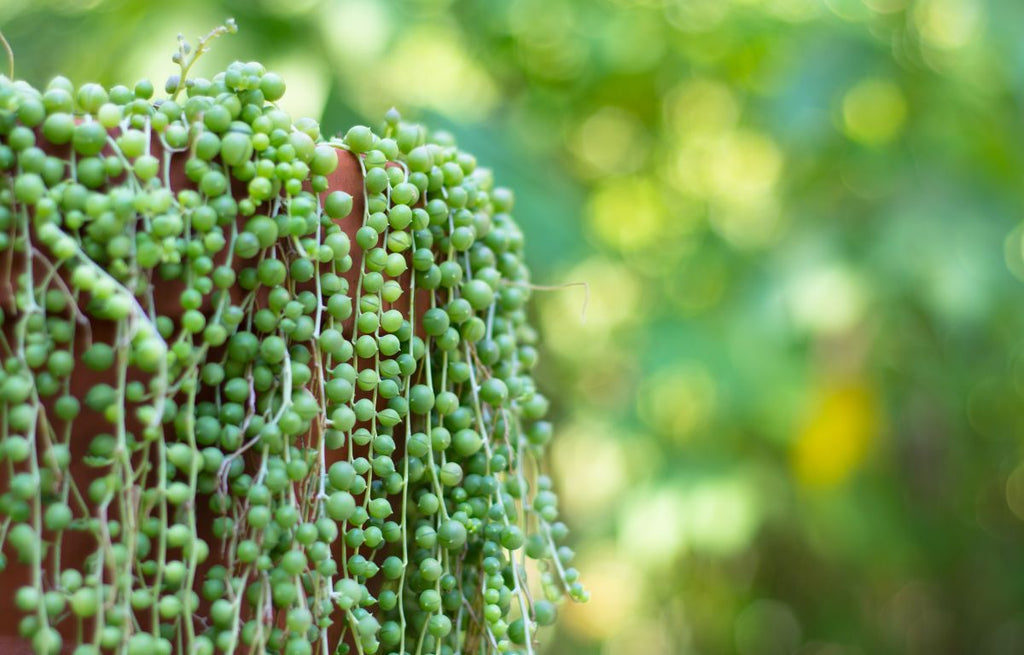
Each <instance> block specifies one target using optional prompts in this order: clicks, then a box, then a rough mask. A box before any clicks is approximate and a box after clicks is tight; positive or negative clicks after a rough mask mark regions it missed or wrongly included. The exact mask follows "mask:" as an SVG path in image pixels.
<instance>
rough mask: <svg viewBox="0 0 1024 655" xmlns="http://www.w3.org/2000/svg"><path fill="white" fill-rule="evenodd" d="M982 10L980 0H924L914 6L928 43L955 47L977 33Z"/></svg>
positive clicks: (920, 30) (939, 47) (916, 22)
mask: <svg viewBox="0 0 1024 655" xmlns="http://www.w3.org/2000/svg"><path fill="white" fill-rule="evenodd" d="M982 12H983V7H982V3H981V2H979V1H978V0H924V1H922V2H919V3H918V4H917V6H916V7H915V8H914V24H915V25H916V26H917V31H918V33H919V34H920V35H921V39H922V40H923V41H924V42H925V43H926V44H928V45H930V46H932V47H933V48H938V49H940V50H955V49H957V48H962V47H964V46H965V45H967V44H968V43H970V42H971V41H972V40H973V39H974V37H975V36H976V35H977V33H978V31H979V28H980V26H981V25H980V24H981V20H982Z"/></svg>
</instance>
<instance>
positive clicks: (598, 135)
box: [568, 107, 648, 175]
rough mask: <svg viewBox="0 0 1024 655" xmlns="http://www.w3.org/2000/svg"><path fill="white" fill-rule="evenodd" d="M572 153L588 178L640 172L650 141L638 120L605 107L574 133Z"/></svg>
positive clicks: (623, 112) (570, 146)
mask: <svg viewBox="0 0 1024 655" xmlns="http://www.w3.org/2000/svg"><path fill="white" fill-rule="evenodd" d="M568 145H569V150H570V152H572V154H573V156H574V157H575V159H576V162H577V163H578V164H579V167H580V168H581V169H582V172H583V173H584V174H587V175H611V174H612V173H619V174H621V173H623V172H631V171H634V170H637V169H638V168H639V167H640V165H641V164H642V163H643V160H644V157H645V155H646V153H647V149H648V148H647V139H646V135H644V133H643V130H642V127H641V125H640V122H639V121H638V120H637V119H636V117H634V116H632V115H630V114H628V113H627V112H625V111H622V110H621V109H618V108H616V107H603V108H601V109H599V110H597V111H596V112H594V113H593V114H591V115H590V116H588V117H587V118H586V120H584V121H583V122H582V123H580V125H579V127H577V128H576V129H575V130H573V131H572V133H571V134H570V135H569V140H568Z"/></svg>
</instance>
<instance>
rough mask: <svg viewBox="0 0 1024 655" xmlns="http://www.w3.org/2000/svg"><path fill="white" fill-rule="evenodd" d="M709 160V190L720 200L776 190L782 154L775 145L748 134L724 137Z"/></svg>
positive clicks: (743, 132)
mask: <svg viewBox="0 0 1024 655" xmlns="http://www.w3.org/2000/svg"><path fill="white" fill-rule="evenodd" d="M711 156H712V159H711V161H709V162H707V166H708V169H709V171H710V174H711V180H710V181H711V185H712V186H711V190H712V191H713V192H714V193H715V194H716V195H718V196H721V197H727V198H728V197H735V196H750V195H760V194H763V193H765V192H767V191H770V190H771V189H772V187H774V186H775V183H776V182H777V181H778V179H779V174H780V172H781V171H782V151H781V150H780V149H779V147H778V146H777V145H776V144H775V142H774V141H772V140H771V139H770V138H768V137H767V136H765V135H763V134H760V133H758V132H753V131H749V130H737V131H735V132H731V133H729V134H727V135H725V136H724V137H723V138H722V139H721V140H719V141H718V142H717V143H716V144H715V147H714V148H713V150H712V152H711Z"/></svg>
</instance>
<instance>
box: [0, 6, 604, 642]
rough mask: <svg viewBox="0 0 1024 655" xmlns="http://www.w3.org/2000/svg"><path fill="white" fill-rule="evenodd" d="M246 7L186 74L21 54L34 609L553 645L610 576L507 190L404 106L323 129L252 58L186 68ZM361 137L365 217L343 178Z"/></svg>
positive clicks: (7, 492) (198, 625) (36, 613)
mask: <svg viewBox="0 0 1024 655" xmlns="http://www.w3.org/2000/svg"><path fill="white" fill-rule="evenodd" d="M233 30H234V25H233V24H232V23H231V22H229V23H228V24H227V25H225V26H223V27H221V28H218V29H217V30H214V31H213V32H211V34H210V35H208V36H207V37H206V38H204V39H202V40H200V41H199V43H198V44H197V47H196V49H195V51H192V50H191V48H190V47H189V45H188V44H187V43H186V42H185V41H183V40H182V41H181V43H180V44H179V51H178V53H177V54H176V55H175V61H176V62H177V63H178V64H179V65H180V66H181V74H180V75H178V76H175V77H172V78H171V79H170V80H169V81H168V83H167V85H166V93H167V96H166V97H165V98H162V99H154V97H153V96H154V90H153V86H152V85H151V84H150V83H148V82H146V81H142V82H139V83H137V84H136V85H135V86H134V88H132V89H129V88H128V87H125V86H114V87H112V88H110V89H105V88H103V87H101V86H99V85H97V84H84V85H82V86H80V87H78V88H77V89H75V88H74V87H73V86H72V85H71V83H70V82H69V81H68V80H66V79H64V78H60V77H58V78H56V79H54V80H53V81H52V82H51V83H50V84H49V85H48V86H47V88H46V89H45V90H42V91H40V90H36V89H35V88H33V87H32V86H30V85H28V84H26V83H24V82H15V81H12V80H11V79H8V78H7V77H2V76H0V267H2V268H3V271H4V278H3V280H2V284H3V285H4V286H5V288H6V290H7V293H6V295H3V296H2V297H3V298H4V305H3V318H2V321H3V332H2V339H0V353H2V358H3V359H2V361H3V370H2V372H0V418H2V421H0V423H2V424H0V430H2V433H0V439H2V441H0V467H2V470H3V473H2V474H0V482H2V484H3V488H2V489H0V492H2V496H0V518H2V525H0V538H2V543H3V552H4V553H5V554H6V557H5V558H4V561H3V566H5V567H7V568H8V570H11V569H14V568H15V567H24V568H26V569H27V570H28V571H29V576H28V577H29V579H30V582H29V584H27V585H25V586H21V587H20V588H18V589H17V590H16V591H15V590H14V589H11V590H9V591H8V590H6V589H5V590H4V593H13V594H15V603H16V605H17V607H18V608H19V609H20V610H21V611H23V612H24V618H23V619H22V620H21V623H20V628H19V629H20V632H21V634H22V636H23V637H25V638H26V639H27V640H30V641H31V644H32V646H33V648H34V649H35V651H36V652H38V653H49V654H56V653H58V652H60V650H61V648H62V647H64V648H67V647H69V646H74V647H75V648H74V652H75V653H76V654H78V655H85V654H87V653H100V652H111V653H130V654H132V655H143V654H146V655H148V654H150V653H200V654H202V653H214V652H227V653H231V652H238V653H264V652H266V653H288V654H290V655H298V654H302V653H334V652H358V653H378V652H379V653H415V654H421V653H438V654H440V653H445V654H448V653H467V654H469V653H496V652H508V653H531V652H533V646H532V644H533V643H534V641H535V638H536V630H537V626H543V625H548V624H550V623H551V622H552V621H553V620H554V618H555V607H556V603H557V602H558V601H559V600H561V599H562V598H563V597H564V596H566V595H568V596H570V597H572V598H574V599H577V600H582V599H584V598H585V596H586V592H585V591H584V590H583V588H582V587H581V586H580V584H579V582H578V581H577V577H578V574H577V572H576V571H575V570H574V569H572V568H571V567H570V561H571V559H572V552H571V551H570V550H569V549H568V548H566V547H564V546H559V543H560V541H561V540H562V539H564V537H565V534H566V528H565V526H564V524H562V523H560V522H559V521H558V510H557V499H556V497H555V495H554V494H553V493H552V490H551V481H550V480H549V479H548V478H547V477H546V476H544V475H543V474H542V473H541V465H540V463H539V462H540V458H541V455H542V453H543V450H544V446H545V444H546V443H547V442H548V440H549V439H550V437H551V432H552V430H551V425H550V424H549V423H548V422H546V421H544V420H543V416H544V414H545V412H546V410H547V405H548V403H547V401H546V399H545V398H544V396H543V395H541V394H540V393H538V392H537V390H536V388H535V385H534V382H533V379H532V378H531V373H530V372H531V369H532V368H533V367H534V364H535V363H536V360H537V351H536V349H535V346H534V344H535V341H536V333H535V331H534V329H533V328H532V327H531V326H530V324H529V323H528V321H527V315H526V312H525V310H524V303H525V302H526V301H527V299H528V297H529V295H530V289H531V287H530V284H529V279H528V271H527V269H526V267H525V265H524V263H523V259H522V249H523V237H522V234H521V232H520V231H519V229H518V228H517V226H516V224H515V222H514V221H513V219H512V217H511V215H510V213H509V212H510V211H511V210H512V205H513V199H512V194H511V193H510V192H509V191H508V190H507V189H503V188H501V187H495V186H494V185H493V183H492V179H491V176H490V174H489V172H488V171H487V170H485V169H482V168H479V167H478V166H477V164H476V161H475V160H474V158H473V157H472V156H471V155H470V154H468V153H465V152H463V151H461V150H459V149H458V148H457V147H456V146H455V144H454V143H453V141H452V139H451V137H450V136H448V135H445V134H443V133H437V134H433V135H428V133H427V132H426V130H424V129H423V128H422V127H419V126H416V125H411V124H408V123H405V122H402V121H401V120H400V118H399V116H398V114H397V113H396V112H393V111H392V112H389V113H388V115H387V116H386V120H385V124H384V127H383V131H382V132H381V133H380V134H377V133H374V132H373V131H371V129H369V128H367V127H362V126H359V127H354V128H352V129H351V130H349V131H348V133H347V134H346V135H345V136H344V137H343V138H330V139H325V138H324V137H323V136H322V135H321V134H320V130H319V126H318V125H317V123H316V122H314V121H312V120H308V119H300V120H297V121H294V122H293V121H292V119H291V118H290V117H289V116H288V115H287V114H286V113H285V112H284V111H282V110H280V109H279V108H277V107H276V106H275V104H274V102H275V101H276V100H278V99H280V98H281V97H282V95H283V93H284V90H285V85H284V82H283V81H282V80H281V78H280V77H279V76H277V75H275V74H274V73H271V72H267V71H266V70H265V69H264V67H263V66H262V65H260V64H258V63H253V62H250V63H234V64H232V65H231V66H229V67H228V68H227V70H226V71H224V72H222V73H219V74H218V75H216V76H214V77H213V78H212V79H211V80H205V79H200V78H193V77H189V70H190V69H191V67H192V65H193V64H194V63H195V61H196V59H197V57H198V56H199V55H200V54H201V53H202V52H203V51H205V50H206V49H207V47H208V45H209V42H210V40H211V39H212V38H213V37H215V36H218V35H220V34H222V33H224V32H229V31H233ZM341 151H347V152H348V153H351V154H352V155H355V157H356V158H357V160H358V163H359V166H360V167H361V172H362V179H363V186H364V188H363V190H362V193H363V199H362V200H363V202H362V203H357V204H362V206H363V207H364V209H365V211H363V212H362V214H361V215H356V212H353V198H352V197H351V196H350V195H349V194H348V193H346V192H345V191H344V190H338V189H330V188H328V187H329V182H328V176H330V175H331V174H332V173H334V172H335V170H336V168H337V166H338V165H339V155H340V156H342V157H348V156H350V155H349V154H346V153H345V152H341ZM182 171H183V175H181V172H182ZM176 175H177V176H179V177H180V179H181V180H182V181H180V182H177V183H176V182H175V181H174V180H175V179H177V178H176V177H175V176H176ZM350 222H352V223H355V225H353V226H352V228H350V229H349V233H354V234H355V239H354V240H355V242H356V244H355V247H353V246H352V245H351V243H350V238H349V236H348V235H347V233H346V231H345V229H343V227H345V226H347V225H348V224H349V223H350ZM356 226H358V227H357V229H355V228H356ZM76 385H77V386H76ZM77 388H81V389H82V390H84V391H81V392H76V389H77ZM87 418H88V419H89V421H88V426H89V427H88V428H84V427H82V426H84V425H86V423H83V421H86V419H87ZM76 425H77V426H79V427H77V428H76ZM95 426H101V427H100V429H95ZM7 558H10V560H8V559H7ZM530 562H533V564H531V563H530ZM528 568H532V569H533V570H534V571H535V572H536V574H537V575H536V576H532V577H531V579H530V581H529V583H528V581H527V577H526V571H527V569H528Z"/></svg>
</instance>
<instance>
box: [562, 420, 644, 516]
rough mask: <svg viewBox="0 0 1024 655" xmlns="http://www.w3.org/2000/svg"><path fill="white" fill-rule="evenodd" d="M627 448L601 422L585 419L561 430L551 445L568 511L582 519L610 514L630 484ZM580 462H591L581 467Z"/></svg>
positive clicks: (563, 501) (565, 506) (563, 499)
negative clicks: (615, 502) (627, 468)
mask: <svg viewBox="0 0 1024 655" xmlns="http://www.w3.org/2000/svg"><path fill="white" fill-rule="evenodd" d="M624 451H625V448H624V445H623V444H622V443H620V442H619V440H617V439H616V438H615V437H614V436H612V435H611V434H609V433H608V428H607V427H606V426H604V425H602V424H601V423H597V422H594V421H583V422H577V423H571V424H569V425H568V426H566V427H565V428H564V429H561V430H559V434H558V438H557V439H555V440H554V442H552V445H551V460H552V463H553V465H554V468H555V472H556V474H557V479H558V480H559V481H560V485H559V486H560V488H561V492H560V494H559V495H560V498H561V502H562V506H563V507H564V508H565V510H566V511H567V512H569V513H570V514H571V515H573V516H575V517H578V518H579V519H581V520H582V521H586V520H592V519H595V518H598V517H600V516H603V515H607V513H608V510H609V508H610V507H612V506H613V505H614V501H615V500H616V498H617V497H618V496H619V494H621V493H622V491H623V490H624V489H625V487H626V482H627V471H626V462H627V460H628V458H627V454H626V452H624ZM580 462H586V463H587V464H586V466H580Z"/></svg>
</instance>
